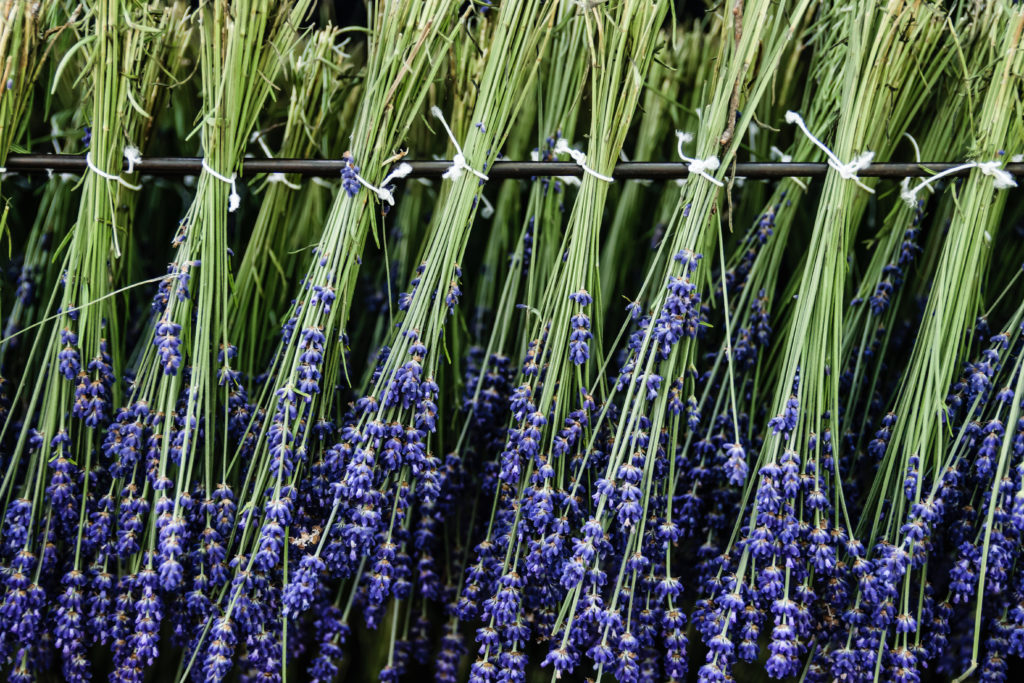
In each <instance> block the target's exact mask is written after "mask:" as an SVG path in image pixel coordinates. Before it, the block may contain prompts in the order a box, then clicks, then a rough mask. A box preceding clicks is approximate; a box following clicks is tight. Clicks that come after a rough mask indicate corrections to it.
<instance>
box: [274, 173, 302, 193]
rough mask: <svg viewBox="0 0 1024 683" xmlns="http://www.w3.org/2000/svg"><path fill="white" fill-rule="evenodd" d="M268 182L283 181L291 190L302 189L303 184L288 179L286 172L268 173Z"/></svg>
mask: <svg viewBox="0 0 1024 683" xmlns="http://www.w3.org/2000/svg"><path fill="white" fill-rule="evenodd" d="M267 182H268V183H281V184H282V185H284V186H285V187H287V188H288V189H289V190H301V189H302V185H299V184H298V183H293V182H292V181H290V180H288V177H287V176H285V174H284V173H270V174H267Z"/></svg>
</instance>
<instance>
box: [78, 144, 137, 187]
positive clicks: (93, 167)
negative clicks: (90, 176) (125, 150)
mask: <svg viewBox="0 0 1024 683" xmlns="http://www.w3.org/2000/svg"><path fill="white" fill-rule="evenodd" d="M85 165H86V166H88V167H89V170H90V171H92V172H93V173H95V174H96V175H98V176H99V177H101V178H106V179H107V180H113V181H114V182H116V183H120V185H121V186H122V187H126V188H128V189H129V190H136V191H138V190H141V189H142V185H132V184H131V183H129V182H128V181H127V180H125V179H124V178H122V177H121V176H119V175H117V174H115V173H107V172H105V171H103V170H102V169H100V167H99V166H97V165H96V164H94V163H92V157H91V156H89V152H86V153H85Z"/></svg>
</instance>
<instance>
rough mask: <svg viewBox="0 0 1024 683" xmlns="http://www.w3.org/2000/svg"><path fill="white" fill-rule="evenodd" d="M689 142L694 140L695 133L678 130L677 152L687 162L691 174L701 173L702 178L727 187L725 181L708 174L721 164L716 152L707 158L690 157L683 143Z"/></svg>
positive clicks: (687, 168)
mask: <svg viewBox="0 0 1024 683" xmlns="http://www.w3.org/2000/svg"><path fill="white" fill-rule="evenodd" d="M688 142H693V134H692V133H685V132H683V131H681V130H677V131H676V152H677V153H678V154H679V158H680V159H682V160H683V162H684V163H685V164H686V170H687V171H689V172H690V173H691V174H695V175H699V176H701V177H702V178H705V179H707V180H709V181H711V182H712V183H713V184H715V185H717V186H718V187H725V183H723V182H722V181H721V180H719V179H718V178H715V177H714V176H712V175H709V174H708V171H717V170H718V167H719V166H720V165H721V163H722V162H720V161H719V160H718V157H716V156H715V155H714V154H712V155H711V156H709V157H708V158H707V159H694V158H693V157H688V156H686V155H685V154H684V153H683V145H684V144H686V143H688Z"/></svg>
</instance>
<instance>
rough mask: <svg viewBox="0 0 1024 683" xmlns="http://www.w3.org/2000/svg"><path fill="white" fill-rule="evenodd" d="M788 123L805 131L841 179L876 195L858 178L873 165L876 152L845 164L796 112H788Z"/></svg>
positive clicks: (866, 152) (866, 153)
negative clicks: (859, 174)
mask: <svg viewBox="0 0 1024 683" xmlns="http://www.w3.org/2000/svg"><path fill="white" fill-rule="evenodd" d="M786 123H790V124H795V125H796V126H797V127H798V128H800V130H801V131H803V134H804V135H806V136H807V139H808V140H810V141H811V142H813V143H814V144H815V146H816V147H818V149H820V150H821V151H822V152H824V153H825V156H827V157H828V165H829V166H831V167H832V168H834V169H835V170H836V171H838V172H839V177H840V178H842V179H843V180H852V181H853V182H855V183H856V184H857V186H858V187H860V188H861V189H862V190H865V191H867V192H870V193H871V194H874V193H875V191H874V190H873V189H871V188H870V187H868V186H867V185H865V184H864V182H863V181H862V180H861V179H860V178H858V177H857V172H858V171H861V170H863V169H865V168H867V167H868V166H870V165H871V160H872V159H874V158H875V153H874V152H868V151H865V152H862V153H861V154H860V156H857V157H855V158H854V159H853V160H852V161H849V162H847V163H843V162H842V161H841V160H840V159H839V157H837V156H836V155H835V154H834V153H833V152H832V150H830V149H829V148H828V146H827V145H825V143H824V142H822V141H821V140H819V139H818V138H817V137H815V136H814V134H813V133H812V132H811V131H810V129H808V128H807V124H806V123H805V122H804V119H803V117H802V116H800V114H798V113H796V112H795V111H787V112H786Z"/></svg>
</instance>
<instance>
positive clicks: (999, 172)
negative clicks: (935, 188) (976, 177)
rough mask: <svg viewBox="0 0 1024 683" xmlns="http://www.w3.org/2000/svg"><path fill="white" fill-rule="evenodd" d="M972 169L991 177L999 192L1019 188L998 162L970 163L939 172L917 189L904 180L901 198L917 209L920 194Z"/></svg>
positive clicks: (906, 179) (901, 184)
mask: <svg viewBox="0 0 1024 683" xmlns="http://www.w3.org/2000/svg"><path fill="white" fill-rule="evenodd" d="M970 168H976V169H978V170H979V171H981V172H982V174H983V175H987V176H991V177H992V179H993V181H994V182H993V183H992V186H993V187H994V188H995V189H997V190H1005V189H1007V188H1010V187H1017V181H1015V180H1014V179H1013V176H1012V175H1010V172H1009V171H1007V170H1006V169H1004V168H1002V167H1001V166H1000V165H999V162H998V161H968V162H967V163H966V164H960V165H959V166H954V167H953V168H947V169H946V170H945V171H939V172H938V173H936V174H935V175H933V176H929V177H928V178H926V179H925V180H922V181H921V182H920V183H918V184H917V187H910V178H904V179H903V182H901V183H900V187H901V188H902V189H901V191H900V198H902V199H903V201H905V202H906V203H907V205H908V206H909V207H911V208H917V193H918V192H920V191H921V190H923V189H924V188H926V187H928V186H929V185H931V184H932V183H935V182H937V181H938V180H939V179H941V178H945V177H946V176H950V175H953V174H955V173H959V172H960V171H964V170H967V169H970Z"/></svg>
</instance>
